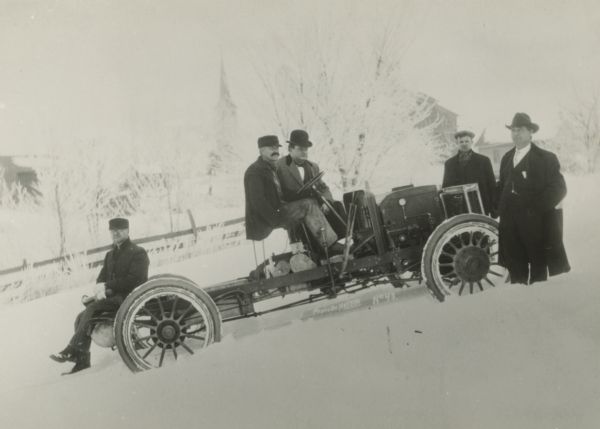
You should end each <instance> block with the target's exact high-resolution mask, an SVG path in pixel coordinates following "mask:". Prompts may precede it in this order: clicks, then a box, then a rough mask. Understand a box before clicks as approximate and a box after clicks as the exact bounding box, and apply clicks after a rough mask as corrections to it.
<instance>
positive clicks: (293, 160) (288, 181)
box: [277, 130, 346, 236]
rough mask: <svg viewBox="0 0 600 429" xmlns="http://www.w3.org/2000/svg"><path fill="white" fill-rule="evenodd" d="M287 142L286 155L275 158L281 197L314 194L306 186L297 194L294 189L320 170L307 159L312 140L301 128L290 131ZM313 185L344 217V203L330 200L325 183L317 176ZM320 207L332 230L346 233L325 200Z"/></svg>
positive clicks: (309, 195) (294, 198) (286, 199)
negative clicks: (276, 159) (305, 189)
mask: <svg viewBox="0 0 600 429" xmlns="http://www.w3.org/2000/svg"><path fill="white" fill-rule="evenodd" d="M288 143H289V147H288V152H289V155H287V156H284V157H283V158H280V159H279V160H278V161H277V177H278V178H279V182H280V183H281V191H282V194H283V199H284V200H285V201H296V200H300V199H303V198H310V197H314V195H312V194H311V192H312V190H311V189H308V190H307V191H305V192H302V193H301V194H299V193H298V191H299V190H300V188H302V186H304V185H305V184H306V183H308V182H310V181H311V180H312V179H313V178H315V177H316V176H317V175H318V174H319V173H320V170H319V166H318V165H317V163H316V162H313V161H309V160H308V149H309V148H310V147H312V145H313V143H312V142H311V141H310V140H309V138H308V133H307V132H306V131H304V130H293V131H292V132H291V133H290V139H289V140H288ZM315 187H316V188H317V190H318V192H319V193H320V194H321V196H322V198H324V199H326V200H327V201H328V202H329V204H330V205H331V207H333V209H334V210H335V211H336V212H337V213H338V214H339V215H340V216H341V217H345V212H346V211H345V209H344V205H343V204H342V203H341V202H340V201H334V199H333V196H332V195H331V190H330V189H329V186H327V184H326V183H325V182H323V181H322V180H319V181H318V182H317V183H316V185H315ZM321 210H323V213H325V217H326V218H327V221H328V222H329V223H330V224H331V226H332V228H333V229H334V231H335V232H336V234H338V236H343V235H344V234H345V233H346V226H345V225H344V224H343V222H340V220H339V219H338V218H337V217H336V216H335V215H334V214H333V213H331V209H330V208H329V206H328V205H327V204H326V203H325V202H323V203H322V204H321Z"/></svg>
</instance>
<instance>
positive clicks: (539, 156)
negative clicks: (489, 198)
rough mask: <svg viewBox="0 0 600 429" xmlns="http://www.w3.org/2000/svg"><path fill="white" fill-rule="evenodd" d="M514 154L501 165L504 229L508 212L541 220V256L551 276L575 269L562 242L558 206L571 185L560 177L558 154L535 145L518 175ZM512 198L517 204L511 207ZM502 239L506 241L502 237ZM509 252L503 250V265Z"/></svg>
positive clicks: (501, 203) (513, 150)
mask: <svg viewBox="0 0 600 429" xmlns="http://www.w3.org/2000/svg"><path fill="white" fill-rule="evenodd" d="M514 154H515V149H514V148H513V149H511V150H509V151H508V152H507V153H506V154H504V156H503V157H502V161H501V163H500V181H499V182H498V187H497V192H498V195H499V201H498V212H499V214H500V224H501V229H502V218H503V214H504V215H505V217H507V210H517V211H521V212H522V213H523V214H525V215H526V216H528V217H534V218H538V219H540V221H541V223H542V226H543V237H544V240H543V249H540V252H542V253H543V257H544V258H545V262H546V267H547V269H548V272H549V274H550V275H556V274H560V273H566V272H568V271H569V270H570V269H571V267H570V266H569V261H568V259H567V254H566V251H565V248H564V244H563V239H562V235H563V234H562V233H563V225H562V224H563V212H562V210H561V209H556V206H557V205H558V204H559V203H560V202H561V201H562V199H563V198H564V197H565V196H566V195H567V185H566V183H565V179H564V177H563V175H562V174H561V173H560V164H559V162H558V158H557V157H556V155H555V154H554V153H552V152H550V151H547V150H544V149H542V148H540V147H538V146H536V145H535V144H532V145H531V149H530V150H529V153H528V154H527V155H526V156H525V158H524V159H523V160H522V161H521V162H520V163H519V165H518V166H517V167H516V168H515V170H517V172H516V174H515V173H514V171H513V157H514ZM511 173H512V174H511ZM513 190H514V193H513V194H512V196H511V193H512V191H513ZM515 195H516V197H515ZM511 197H512V198H513V201H516V203H513V204H510V205H509V200H510V198H511ZM500 239H501V241H502V237H500ZM506 252H510V249H506V248H503V246H500V255H499V256H500V261H501V262H502V261H505V260H507V259H508V258H507V255H506ZM509 269H510V267H509Z"/></svg>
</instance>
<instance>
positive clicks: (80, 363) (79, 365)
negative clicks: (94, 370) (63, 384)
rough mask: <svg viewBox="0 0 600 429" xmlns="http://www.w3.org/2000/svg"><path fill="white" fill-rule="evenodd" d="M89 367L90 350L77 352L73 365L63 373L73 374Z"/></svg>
mask: <svg viewBox="0 0 600 429" xmlns="http://www.w3.org/2000/svg"><path fill="white" fill-rule="evenodd" d="M89 367H90V352H79V353H78V354H77V355H76V358H75V366H74V367H73V368H72V369H71V371H69V372H65V373H63V375H69V374H75V373H76V372H79V371H82V370H84V369H87V368H89Z"/></svg>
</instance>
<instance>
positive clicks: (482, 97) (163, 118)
mask: <svg viewBox="0 0 600 429" xmlns="http://www.w3.org/2000/svg"><path fill="white" fill-rule="evenodd" d="M321 3H324V2H321ZM374 3H380V5H379V7H380V8H381V9H383V10H385V7H387V5H388V4H393V3H394V2H384V1H383V0H382V1H381V2H374ZM396 3H397V2H396ZM304 4H305V2H300V1H275V0H264V1H262V0H260V1H259V0H254V1H252V0H246V1H231V0H230V1H223V2H214V1H182V0H171V1H168V2H166V1H160V0H144V1H140V0H128V1H123V0H121V1H116V0H106V1H85V2H81V1H75V0H56V1H52V0H43V1H35V0H32V1H26V0H19V1H17V0H0V154H11V153H31V152H37V151H43V150H44V148H47V147H49V145H50V143H51V142H57V141H63V142H69V141H78V140H84V141H86V140H87V141H89V140H97V141H99V142H102V143H105V144H117V145H120V144H128V143H129V142H132V141H135V140H136V139H137V140H139V139H147V138H156V139H169V138H170V137H172V136H173V135H174V134H177V133H179V134H178V136H179V138H183V139H184V140H185V139H189V141H190V142H192V141H194V139H196V138H197V136H198V135H200V134H203V133H206V132H207V129H208V128H209V120H208V119H207V118H209V117H210V114H211V112H212V109H213V108H214V105H215V103H216V101H217V96H218V76H219V62H220V56H221V54H222V55H223V57H224V59H225V64H226V66H227V67H228V74H229V75H230V78H231V91H232V95H233V97H234V99H235V100H236V102H237V103H238V104H239V105H240V107H241V109H242V110H240V114H241V115H243V114H244V111H243V106H244V101H243V98H244V97H247V96H248V94H249V93H250V92H248V91H247V89H246V88H244V86H245V85H246V84H247V83H248V82H251V79H252V77H251V74H252V70H253V69H252V67H251V66H250V65H248V64H244V61H245V57H244V55H242V52H241V51H240V49H247V47H248V44H249V43H253V41H255V40H256V41H257V43H260V42H259V41H260V38H254V37H255V36H256V35H257V34H261V35H262V37H264V36H265V35H268V34H269V28H270V26H271V25H273V26H275V25H276V24H277V25H290V26H294V25H303V24H302V22H298V21H294V19H293V15H290V14H289V13H287V14H286V12H287V9H289V10H293V8H292V6H296V7H298V5H304ZM415 4H416V5H417V6H416V7H415V9H414V10H413V11H412V12H411V13H414V17H413V15H411V20H412V25H413V26H412V27H411V28H413V30H411V32H412V35H413V38H412V42H411V44H410V46H409V49H408V50H407V52H406V54H405V61H404V66H403V67H404V69H403V73H404V76H405V79H406V82H407V83H408V85H409V86H410V87H412V88H413V89H415V90H419V91H422V92H426V93H428V94H429V95H431V96H433V97H435V98H436V99H438V100H439V102H440V103H441V104H442V105H444V106H446V107H447V108H449V109H450V110H453V111H455V112H456V113H458V114H459V115H460V116H459V126H460V127H464V128H470V129H472V130H473V131H475V132H476V133H479V132H480V131H481V130H483V129H486V130H487V131H486V135H487V137H488V138H490V139H492V140H502V139H504V140H508V137H509V136H508V134H507V133H506V131H505V129H504V127H503V126H504V124H505V123H507V122H510V120H511V118H512V115H513V114H514V113H515V112H516V111H525V112H528V113H529V114H530V115H531V117H532V119H533V120H534V121H536V122H538V123H539V124H540V126H541V130H540V133H539V136H540V137H542V138H543V137H550V136H552V135H553V134H554V132H555V131H556V127H557V125H558V112H559V111H560V108H561V107H562V106H565V105H568V104H569V103H571V102H572V100H573V98H574V95H575V94H577V93H582V94H584V93H585V92H586V91H589V89H590V88H594V87H596V88H597V87H598V86H600V85H599V84H600V78H599V76H600V30H599V28H600V4H599V3H598V2H594V1H591V0H578V1H569V2H567V1H560V0H543V1H541V0H540V1H534V0H505V1H502V2H498V1H475V0H462V1H442V0H429V1H419V2H416V3H415ZM348 5H349V2H348V1H331V2H329V3H328V6H327V8H328V9H330V11H331V12H330V15H329V16H331V17H332V19H335V16H336V13H337V12H338V11H340V12H341V11H343V10H344V8H347V7H348ZM322 9H323V7H321V9H320V10H322ZM417 9H418V10H417ZM315 13H318V12H315ZM348 31H351V29H348ZM274 34H275V33H274ZM249 117H250V115H248V118H249ZM247 120H250V121H251V119H247ZM255 126H256V128H257V129H256V132H257V133H258V132H261V130H258V128H260V126H258V125H256V124H255ZM271 131H272V130H264V133H268V132H271ZM182 133H183V137H182V136H181V134H182ZM255 138H256V136H255V135H249V136H248V140H249V141H254V140H255Z"/></svg>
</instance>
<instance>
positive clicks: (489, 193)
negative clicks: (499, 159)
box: [442, 152, 496, 215]
mask: <svg viewBox="0 0 600 429" xmlns="http://www.w3.org/2000/svg"><path fill="white" fill-rule="evenodd" d="M467 183H477V184H478V185H479V193H480V194H481V201H482V202H483V209H484V211H485V213H486V214H488V215H489V214H491V213H492V212H493V211H494V202H495V192H496V178H495V177H494V170H493V168H492V162H491V161H490V159H489V158H488V157H487V156H484V155H481V154H479V153H475V152H473V153H472V154H471V159H469V161H468V162H467V163H466V164H465V165H464V166H461V165H460V164H459V162H458V154H456V155H454V156H453V157H452V158H450V159H448V160H447V161H446V162H445V164H444V180H443V182H442V187H444V188H445V187H447V186H456V185H466V184H467ZM494 214H495V213H494Z"/></svg>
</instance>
